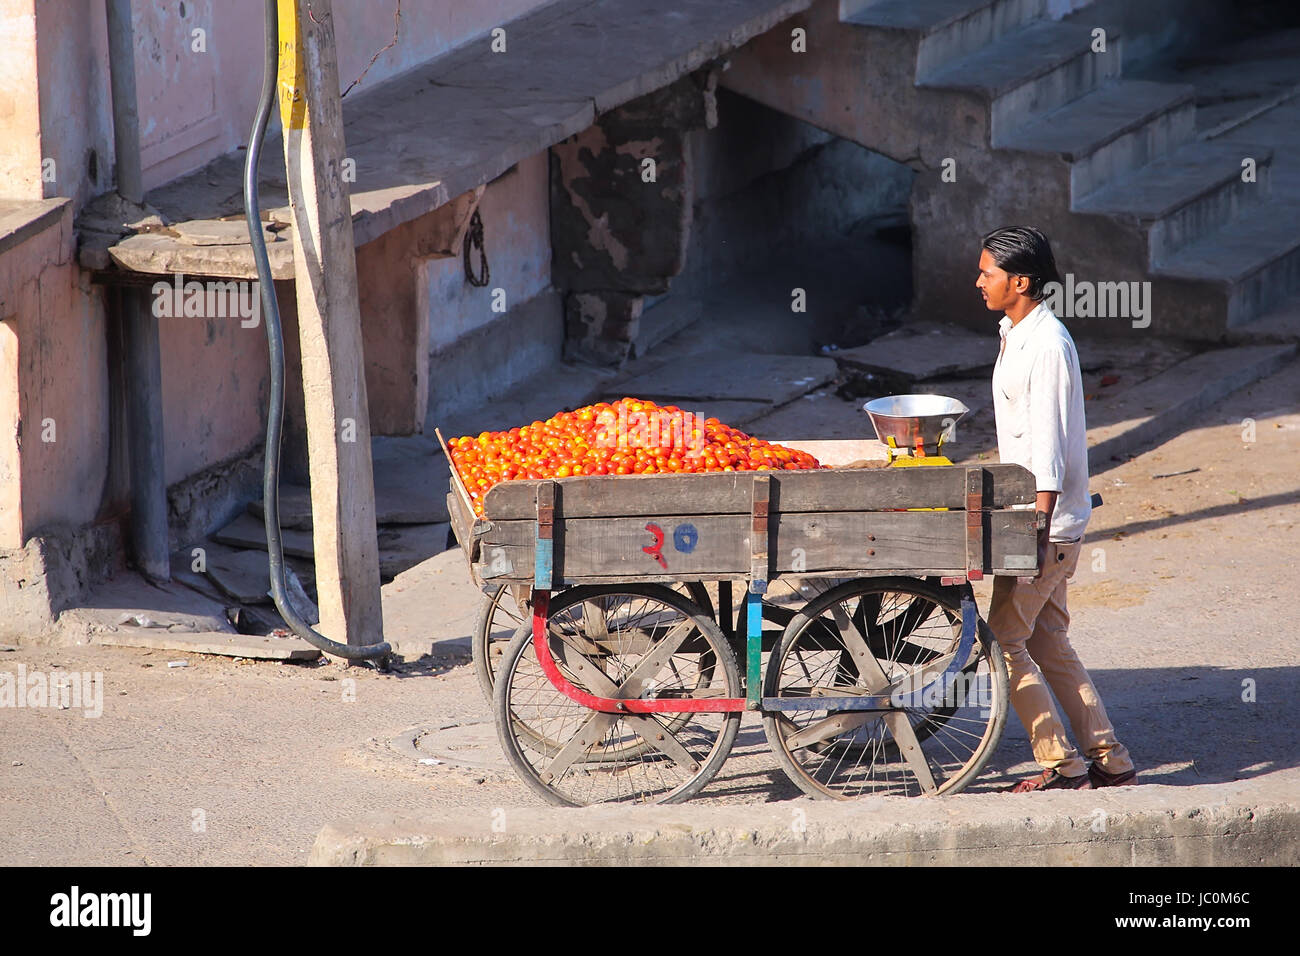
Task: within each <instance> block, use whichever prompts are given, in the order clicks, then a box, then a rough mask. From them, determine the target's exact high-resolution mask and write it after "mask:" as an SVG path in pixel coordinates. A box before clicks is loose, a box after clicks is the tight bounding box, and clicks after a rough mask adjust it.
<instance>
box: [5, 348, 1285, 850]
mask: <svg viewBox="0 0 1300 956" xmlns="http://www.w3.org/2000/svg"><path fill="white" fill-rule="evenodd" d="M1297 383H1300V363H1292V364H1291V365H1289V366H1288V367H1287V368H1286V369H1284V370H1283V371H1282V372H1280V373H1278V374H1276V375H1274V376H1271V377H1270V378H1268V379H1266V380H1264V381H1262V382H1260V383H1258V384H1257V385H1255V386H1253V387H1251V388H1249V389H1246V390H1243V391H1242V392H1239V393H1237V394H1235V395H1233V396H1231V397H1230V398H1229V399H1228V400H1225V401H1224V402H1221V403H1220V404H1219V405H1218V406H1216V407H1215V408H1214V409H1213V410H1212V412H1210V413H1208V414H1207V415H1206V416H1205V417H1204V420H1202V421H1197V422H1194V423H1189V425H1190V426H1191V427H1190V428H1189V430H1188V431H1187V432H1186V433H1184V434H1182V435H1180V436H1179V437H1177V438H1175V439H1173V440H1172V441H1169V442H1168V443H1166V444H1164V445H1162V446H1161V447H1159V448H1158V449H1155V450H1154V451H1152V452H1149V453H1147V454H1144V455H1142V456H1140V457H1138V458H1135V459H1133V460H1131V461H1128V462H1126V463H1122V464H1117V465H1116V467H1114V468H1113V469H1111V470H1109V471H1107V472H1105V473H1103V474H1101V475H1098V476H1096V477H1095V478H1094V480H1093V488H1094V490H1100V491H1102V492H1103V494H1104V495H1105V497H1106V506H1105V507H1104V508H1103V509H1101V510H1100V511H1098V512H1097V513H1096V516H1095V518H1094V521H1093V524H1092V525H1091V527H1090V529H1089V535H1088V539H1087V549H1086V550H1085V556H1084V560H1083V561H1082V562H1081V564H1080V571H1079V573H1078V576H1077V577H1076V579H1075V582H1074V586H1073V589H1072V591H1071V604H1072V610H1073V611H1074V614H1075V623H1074V628H1073V636H1074V642H1075V645H1076V647H1077V648H1078V650H1079V653H1080V656H1081V657H1082V658H1083V660H1084V662H1085V663H1086V664H1087V665H1088V666H1089V667H1090V669H1091V670H1092V672H1093V674H1094V677H1095V679H1096V682H1097V684H1098V686H1099V688H1100V690H1101V693H1102V695H1103V697H1104V699H1105V702H1106V705H1107V707H1108V709H1109V710H1110V712H1111V714H1112V716H1113V718H1114V721H1115V724H1116V726H1117V728H1118V731H1119V734H1120V736H1121V738H1122V739H1123V740H1124V741H1125V743H1127V745H1128V746H1129V748H1130V750H1131V751H1132V752H1133V754H1134V756H1135V758H1136V759H1137V761H1138V762H1139V764H1140V766H1141V768H1142V770H1143V771H1144V773H1145V774H1146V775H1147V779H1148V780H1151V781H1153V782H1161V783H1167V784H1172V785H1178V786H1181V785H1193V784H1199V783H1215V782H1225V781H1232V780H1251V779H1258V780H1259V781H1260V782H1261V783H1264V782H1268V783H1269V784H1270V785H1272V786H1274V787H1275V786H1276V785H1277V784H1278V783H1279V782H1286V781H1288V780H1289V781H1293V782H1294V785H1295V786H1296V787H1300V737H1298V736H1297V734H1296V733H1295V724H1294V718H1293V712H1294V707H1293V703H1292V702H1293V701H1294V700H1295V699H1296V697H1297V695H1298V694H1300V667H1297V664H1296V639H1297V626H1296V623H1295V620H1296V615H1295V608H1294V604H1295V598H1294V595H1295V590H1296V589H1295V587H1294V584H1293V583H1292V578H1293V576H1294V569H1295V568H1296V567H1297V566H1298V565H1300V535H1298V534H1297V533H1296V525H1297V522H1298V521H1300V491H1298V490H1297V486H1298V481H1297V477H1296V476H1297V475H1300V386H1298V384H1297ZM1247 420H1250V421H1247ZM1252 422H1253V429H1252V424H1251V423H1252ZM1243 438H1247V439H1253V440H1250V441H1243ZM1190 468H1198V469H1199V471H1196V472H1194V473H1192V474H1188V475H1183V476H1180V477H1174V478H1163V479H1153V478H1152V477H1151V476H1152V475H1153V474H1156V473H1167V472H1176V471H1182V470H1185V469H1190ZM457 560H458V556H457V555H455V554H451V555H445V556H441V557H440V558H437V559H434V561H433V562H429V563H428V565H426V566H424V567H422V568H421V569H420V570H419V573H414V572H413V573H412V576H410V577H405V578H399V579H398V580H397V581H395V582H393V584H391V585H389V586H388V588H387V589H386V592H385V608H386V619H387V625H388V627H389V628H390V629H391V630H393V631H399V630H400V631H401V632H402V633H405V634H407V635H418V634H420V633H423V631H424V630H425V629H426V628H427V629H429V630H430V632H431V633H432V634H433V636H435V637H436V638H437V643H436V645H435V654H434V655H432V656H430V657H426V658H424V659H423V660H421V661H419V662H417V663H414V664H411V665H407V666H405V667H403V668H401V669H400V670H399V671H397V672H396V673H393V674H382V675H381V674H377V673H374V672H371V671H367V670H359V669H355V668H354V669H344V668H342V667H340V666H338V665H336V664H325V665H315V664H312V665H296V664H272V663H260V662H258V663H254V662H243V663H235V662H232V661H229V660H224V659H220V658H206V657H198V656H190V657H188V658H186V660H187V661H188V666H187V667H183V668H182V667H168V666H167V663H168V661H170V660H176V659H180V655H177V654H175V653H169V652H161V651H159V652H149V651H142V650H131V649H109V648H100V647H94V646H87V647H51V648H39V647H38V648H23V649H21V650H18V651H9V652H3V653H0V673H3V672H9V673H16V672H17V669H18V667H19V665H22V666H23V667H25V668H26V669H27V670H28V671H29V672H40V673H41V674H49V673H50V672H52V671H54V670H65V671H73V672H90V673H102V675H103V688H104V698H103V715H102V716H100V717H98V718H95V719H88V718H87V717H85V716H83V714H82V712H80V711H78V710H75V709H68V710H58V709H48V708H45V709H29V708H23V709H12V710H11V709H4V710H0V728H3V729H2V731H0V864H14V863H43V864H129V863H150V864H203V863H210V864H229V865H240V864H252V863H297V862H302V861H304V860H305V858H306V854H307V851H308V849H309V848H310V846H311V844H312V841H313V839H314V838H315V835H316V833H317V832H318V831H319V830H320V828H321V827H322V825H324V824H325V823H326V822H328V821H330V820H334V819H338V818H341V817H349V816H354V815H356V814H357V813H359V812H362V811H365V810H370V809H391V810H396V811H405V812H413V813H419V812H421V811H430V810H435V809H438V810H449V809H450V810H455V809H463V811H464V812H465V813H467V814H483V815H489V816H490V814H491V813H492V811H493V809H494V808H497V807H519V806H535V805H537V801H536V800H534V799H533V798H532V797H531V796H530V794H529V791H527V790H526V789H525V788H524V787H523V786H522V785H521V784H519V783H517V782H516V781H515V780H513V779H512V778H511V777H510V776H508V775H505V774H500V773H495V772H491V771H481V770H465V769H458V768H455V767H453V766H450V765H446V764H444V765H439V766H422V765H420V764H418V763H416V762H415V761H414V760H413V759H411V758H410V757H404V756H401V755H399V754H398V753H397V752H396V751H395V750H393V749H392V748H390V747H389V746H388V744H387V741H388V740H389V739H390V738H391V737H392V736H394V735H395V734H397V733H398V732H399V731H401V730H403V729H404V728H408V727H412V726H415V725H421V724H434V725H441V724H450V723H456V722H467V721H478V720H485V719H487V717H488V710H487V707H486V706H485V704H484V703H483V701H482V700H481V699H480V697H479V694H478V690H477V685H476V684H475V682H474V678H473V676H472V674H471V673H470V669H469V667H468V666H467V664H466V660H467V655H466V653H465V650H464V648H465V642H464V638H465V637H466V636H467V635H468V633H469V626H470V622H471V621H472V618H473V603H474V600H475V597H476V595H475V593H474V592H473V590H472V588H470V587H469V586H468V584H467V582H466V581H465V580H464V576H463V570H462V569H461V568H460V566H459V565H458V564H457V563H456V562H457ZM979 596H980V599H981V605H984V604H985V602H986V601H987V589H986V588H985V589H981V591H980V592H979ZM1028 758H1029V751H1028V744H1027V741H1026V737H1025V734H1024V731H1023V729H1022V728H1021V727H1020V726H1019V725H1018V724H1017V723H1016V722H1015V720H1014V718H1013V719H1012V720H1011V721H1010V722H1009V725H1008V732H1007V734H1006V736H1005V738H1004V740H1003V742H1002V745H1001V747H1000V748H999V750H998V751H997V753H996V754H995V755H994V757H993V759H992V761H991V762H990V766H989V769H988V771H987V773H986V776H985V777H984V778H983V780H982V781H980V783H981V785H982V786H984V787H988V786H992V785H994V784H997V783H1000V782H1002V781H1004V780H1006V779H1008V777H1009V776H1014V775H1018V774H1021V773H1024V772H1027V771H1030V770H1031V769H1032V766H1031V764H1030V763H1029V759H1028ZM794 796H795V790H794V788H793V787H792V786H791V785H789V784H788V783H786V782H785V781H784V779H783V778H782V777H781V776H780V775H779V772H778V771H777V770H776V768H775V764H774V762H773V761H772V760H771V758H770V757H768V756H767V754H766V753H765V746H764V744H763V741H762V733H761V729H760V728H759V727H758V725H757V724H756V723H755V724H749V723H747V724H746V726H745V730H744V731H743V732H742V739H741V743H740V746H739V747H738V751H737V754H736V757H735V758H734V759H733V760H732V761H730V762H729V763H728V764H727V766H726V767H724V770H723V772H722V774H720V775H719V777H718V778H716V779H715V781H714V782H713V783H712V784H711V785H710V786H709V788H708V789H707V790H706V791H705V793H704V794H703V795H702V796H701V797H700V798H699V800H698V803H699V804H700V805H702V806H704V805H727V804H738V803H767V802H771V801H782V800H788V799H791V798H793V797H794ZM953 799H954V800H960V799H962V797H961V796H957V797H954V798H953ZM1006 799H1007V800H1008V801H1012V800H1015V799H1017V798H1013V797H1007V798H1006ZM1028 799H1033V798H1032V797H1030V798H1028Z"/></svg>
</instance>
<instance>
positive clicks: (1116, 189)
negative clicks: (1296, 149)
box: [1072, 140, 1273, 264]
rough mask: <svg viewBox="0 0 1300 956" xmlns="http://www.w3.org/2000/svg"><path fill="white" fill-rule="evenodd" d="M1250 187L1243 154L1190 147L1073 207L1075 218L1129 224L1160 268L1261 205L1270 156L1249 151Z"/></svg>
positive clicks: (1228, 147) (1214, 146)
mask: <svg viewBox="0 0 1300 956" xmlns="http://www.w3.org/2000/svg"><path fill="white" fill-rule="evenodd" d="M1249 155H1251V156H1253V157H1254V158H1255V160H1256V163H1257V169H1256V177H1255V181H1254V182H1249V183H1248V182H1243V181H1242V165H1241V160H1242V156H1243V153H1242V150H1241V148H1240V147H1239V146H1238V145H1235V144H1230V143H1209V142H1203V141H1199V140H1198V141H1194V142H1191V143H1188V144H1187V145H1185V146H1182V147H1181V148H1179V149H1177V150H1175V151H1174V152H1172V153H1170V154H1169V155H1168V156H1165V157H1163V158H1161V159H1158V160H1156V161H1155V162H1152V163H1149V164H1147V165H1146V166H1143V167H1142V168H1141V169H1139V170H1138V171H1137V172H1135V173H1133V174H1132V175H1130V176H1126V177H1124V178H1123V179H1121V180H1119V181H1118V182H1115V183H1112V184H1110V185H1109V186H1105V187H1103V188H1101V189H1098V190H1096V191H1095V192H1093V193H1092V194H1091V195H1088V196H1085V197H1084V198H1083V199H1082V200H1080V201H1078V202H1076V203H1075V204H1074V205H1073V207H1072V208H1073V211H1074V212H1081V213H1088V214H1091V215H1103V216H1109V217H1111V218H1113V219H1119V220H1121V221H1126V222H1131V223H1134V224H1136V225H1137V227H1138V228H1140V229H1142V230H1144V231H1145V232H1146V234H1147V243H1148V249H1149V250H1150V262H1151V263H1152V264H1155V263H1157V262H1162V261H1164V260H1165V259H1166V258H1168V257H1169V256H1170V255H1172V254H1173V253H1174V252H1176V251H1177V250H1179V249H1182V248H1184V247H1186V246H1188V245H1191V244H1192V243H1194V242H1196V241H1197V240H1199V239H1202V238H1204V237H1205V236H1208V235H1209V234H1210V233H1213V232H1215V231H1216V230H1218V229H1220V228H1222V227H1223V226H1225V225H1227V224H1228V223H1229V222H1232V221H1233V220H1235V219H1236V218H1238V216H1239V215H1241V214H1242V213H1243V212H1244V211H1245V210H1248V209H1251V208H1252V207H1256V206H1258V205H1259V204H1260V203H1262V202H1263V201H1264V198H1265V196H1267V194H1268V189H1269V180H1268V177H1269V171H1270V169H1271V164H1272V161H1273V151H1272V150H1271V149H1269V148H1267V147H1263V146H1260V147H1254V148H1252V150H1251V152H1250V153H1249Z"/></svg>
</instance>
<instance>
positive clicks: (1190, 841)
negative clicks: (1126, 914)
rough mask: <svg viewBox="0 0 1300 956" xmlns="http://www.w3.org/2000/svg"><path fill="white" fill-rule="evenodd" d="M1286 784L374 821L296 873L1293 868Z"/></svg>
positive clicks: (1295, 811)
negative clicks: (527, 868) (552, 868)
mask: <svg viewBox="0 0 1300 956" xmlns="http://www.w3.org/2000/svg"><path fill="white" fill-rule="evenodd" d="M1294 776H1295V775H1294V774H1292V773H1278V774H1274V775H1270V777H1268V778H1257V779H1254V780H1250V781H1241V782H1236V783H1231V784H1214V785H1206V786H1194V787H1170V786H1161V785H1146V786H1138V787H1125V788H1115V789H1112V790H1101V791H1082V792H1079V791H1069V792H1065V791H1057V792H1049V793H1035V794H1023V795H1014V796H1013V795H1010V794H1002V793H988V794H971V795H959V796H954V797H947V798H939V799H920V798H918V799H911V800H909V799H907V798H903V797H889V798H879V799H876V800H862V801H859V802H853V803H833V802H816V801H811V800H802V799H801V800H793V801H788V802H785V803H777V804H762V805H743V806H730V807H719V806H702V805H699V804H695V805H692V804H689V803H688V804H684V805H681V806H672V807H590V808H584V809H575V810H562V809H533V808H528V809H511V808H490V807H484V808H482V810H481V811H479V812H477V813H476V814H473V815H467V814H466V813H465V812H463V811H461V812H459V813H450V812H442V811H439V812H430V813H425V814H422V815H420V816H418V817H417V816H414V815H396V814H386V813H376V814H371V815H368V816H363V817H359V818H356V819H351V820H345V821H341V822H338V823H331V824H327V825H326V826H325V827H324V828H322V830H321V831H320V833H319V834H318V836H317V837H316V843H315V845H314V846H313V847H312V850H311V854H310V856H309V859H308V863H309V864H310V865H314V866H363V865H380V866H383V865H411V864H425V865H448V864H479V865H486V864H494V865H501V864H505V865H598V866H599V865H604V866H658V865H680V864H693V865H735V864H745V863H748V864H770V865H777V866H824V865H836V864H853V865H863V864H867V865H873V866H915V865H944V864H967V863H970V864H982V865H1002V866H1018V865H1031V866H1042V865H1058V866H1059V865H1067V866H1077V865H1088V866H1131V865H1138V866H1142V865H1145V866H1153V865H1154V866H1173V865H1178V866H1187V865H1193V866H1257V865H1295V864H1296V863H1297V862H1300V797H1298V796H1297V793H1298V792H1300V790H1298V788H1297V787H1296V781H1295V779H1294ZM494 827H495V829H494Z"/></svg>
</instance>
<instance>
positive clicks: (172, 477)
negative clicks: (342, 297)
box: [158, 317, 270, 484]
mask: <svg viewBox="0 0 1300 956" xmlns="http://www.w3.org/2000/svg"><path fill="white" fill-rule="evenodd" d="M158 333H159V334H158V341H159V349H160V352H161V354H162V355H163V363H162V407H163V448H164V449H165V458H166V461H165V467H164V473H165V475H166V479H167V483H168V484H172V483H174V482H177V481H180V480H181V479H183V478H185V477H187V476H189V475H192V474H194V473H195V472H197V471H200V470H202V469H204V468H207V467H208V466H209V465H213V464H216V463H217V462H219V461H222V460H224V459H226V458H228V457H230V456H231V455H233V454H236V453H238V452H241V451H244V450H246V449H247V448H248V447H249V446H250V445H252V444H253V443H254V442H257V441H259V440H260V439H261V437H262V435H263V433H264V431H265V429H266V407H267V402H268V400H269V398H270V373H269V372H268V367H267V362H268V359H267V351H266V328H265V326H263V325H262V321H261V318H260V317H259V320H258V324H257V325H256V326H252V327H249V328H244V327H243V325H242V324H241V320H240V319H239V318H202V319H199V318H163V319H159V320H158Z"/></svg>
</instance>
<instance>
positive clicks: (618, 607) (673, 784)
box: [497, 588, 740, 806]
mask: <svg viewBox="0 0 1300 956" xmlns="http://www.w3.org/2000/svg"><path fill="white" fill-rule="evenodd" d="M574 590H575V592H576V591H579V590H580V589H574ZM575 598H576V599H575ZM547 625H548V627H547V635H548V640H549V642H550V648H551V653H552V656H553V657H554V659H555V662H556V664H557V666H558V667H559V668H560V671H561V673H563V674H564V676H565V677H566V678H567V679H568V680H569V681H570V682H571V683H572V684H574V686H576V687H578V688H580V689H582V690H585V691H587V692H589V693H593V694H596V695H598V696H622V695H624V694H632V695H634V696H639V697H646V698H660V699H662V698H666V697H701V696H708V697H724V696H740V692H739V677H738V672H737V669H736V666H735V662H734V660H733V659H732V657H731V653H730V649H729V648H728V647H727V645H726V642H725V640H724V639H723V638H722V635H721V632H719V631H718V629H717V626H716V625H715V624H714V623H713V621H712V619H711V618H710V617H709V616H708V615H707V614H706V613H705V612H704V611H703V610H701V609H699V608H698V606H696V605H694V604H693V603H692V602H690V601H688V600H687V599H686V598H684V597H681V596H680V595H677V594H675V593H674V592H672V591H669V590H667V589H659V588H645V589H636V590H633V589H622V590H617V591H614V590H601V591H598V592H596V593H592V592H591V591H586V592H585V593H582V594H578V595H575V594H571V593H570V592H565V593H564V594H562V595H561V596H560V597H559V598H558V599H557V604H556V605H555V606H553V607H552V610H551V613H550V616H549V618H548V621H547ZM664 641H672V642H674V643H675V644H676V645H677V646H676V650H675V651H674V653H672V654H671V656H669V657H668V659H667V660H666V661H665V662H664V664H663V665H662V666H660V667H658V668H657V669H654V670H653V673H652V672H651V671H650V670H648V669H647V668H646V667H642V666H641V664H642V663H643V662H644V661H645V658H646V655H647V653H648V652H649V650H650V649H651V648H654V647H657V646H658V645H660V644H661V643H662V642H664ZM500 681H501V684H500V686H498V688H497V720H498V729H499V730H501V736H502V744H503V747H504V748H505V750H506V755H507V757H508V758H509V759H510V761H511V763H512V764H514V765H515V768H516V769H517V770H518V771H519V772H520V774H521V776H522V777H523V778H524V779H525V781H526V782H528V783H529V785H530V786H532V787H533V788H534V789H536V790H539V792H541V793H542V794H543V795H544V796H546V798H547V799H548V800H551V801H552V802H555V803H563V804H571V805H577V806H587V805H590V804H594V803H624V802H632V803H664V802H672V801H674V800H677V799H685V798H686V797H688V796H691V795H692V794H694V793H696V792H698V791H699V789H701V788H702V787H703V786H704V784H705V783H707V782H708V779H709V778H710V777H712V775H713V774H714V773H715V772H716V771H717V769H718V767H719V766H721V763H722V761H723V760H724V759H725V758H726V754H727V752H728V751H729V750H730V748H731V744H732V742H733V741H734V739H735V734H736V729H737V727H738V725H739V714H727V713H690V714H647V715H644V716H636V715H614V714H610V715H606V714H601V713H599V712H596V711H592V710H589V709H587V708H586V707H584V706H582V705H581V704H578V703H577V702H575V701H573V700H571V699H570V698H569V697H567V696H565V695H564V694H563V693H561V692H560V691H559V690H557V689H556V688H555V687H554V686H553V685H552V684H551V682H550V681H549V680H548V679H547V677H546V676H545V674H543V673H542V670H541V665H540V664H539V663H538V662H537V658H536V654H535V650H534V647H533V644H532V640H531V634H524V633H521V634H519V635H517V636H516V638H515V640H514V642H513V643H512V644H511V646H510V649H509V651H508V652H507V658H506V660H505V662H504V663H503V666H502V670H501V673H500Z"/></svg>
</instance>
